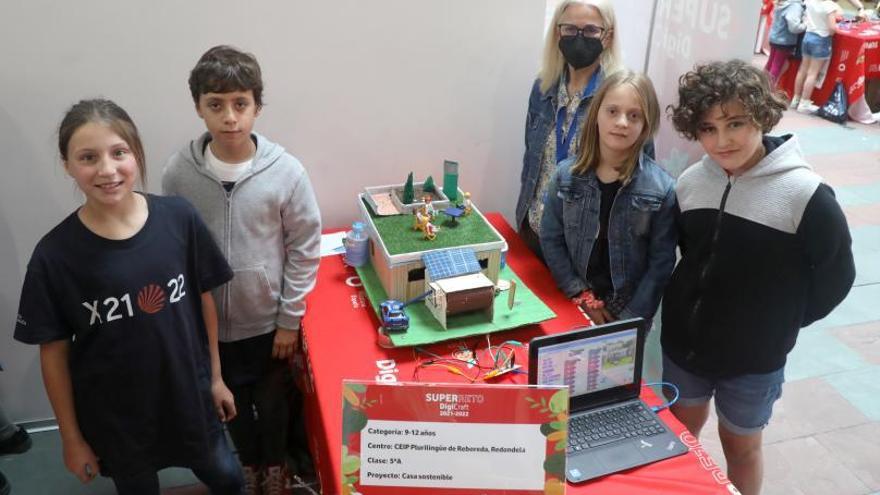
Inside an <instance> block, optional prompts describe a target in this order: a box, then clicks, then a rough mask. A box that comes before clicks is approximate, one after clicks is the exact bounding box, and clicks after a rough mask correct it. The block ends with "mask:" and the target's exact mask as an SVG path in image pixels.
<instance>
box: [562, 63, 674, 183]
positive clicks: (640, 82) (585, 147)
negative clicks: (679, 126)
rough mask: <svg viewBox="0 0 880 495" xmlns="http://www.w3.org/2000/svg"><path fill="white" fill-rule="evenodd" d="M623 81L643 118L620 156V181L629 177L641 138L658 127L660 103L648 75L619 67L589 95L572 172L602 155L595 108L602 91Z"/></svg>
mask: <svg viewBox="0 0 880 495" xmlns="http://www.w3.org/2000/svg"><path fill="white" fill-rule="evenodd" d="M625 84H626V85H629V86H630V87H631V88H633V89H634V90H635V92H636V94H637V95H638V97H639V105H640V106H641V107H642V115H643V117H644V119H645V127H644V128H642V134H641V135H640V136H639V138H638V139H637V140H636V142H635V143H633V145H632V148H631V149H630V151H629V154H628V155H627V157H626V160H624V163H623V169H622V170H621V171H620V180H621V182H623V183H624V184H626V183H628V182H629V181H630V179H632V176H633V172H634V171H635V169H636V166H637V165H638V162H639V155H640V154H641V152H642V147H643V146H644V144H645V141H647V140H648V138H649V137H651V136H653V135H654V133H656V132H657V128H658V127H660V104H659V103H658V102H657V93H656V92H655V91H654V84H652V83H651V80H650V79H648V76H646V75H644V74H642V73H639V72H633V71H631V70H629V69H621V70H619V71H618V72H615V73H614V74H611V75H610V76H608V77H607V78H606V79H605V81H604V82H603V83H602V85H601V86H599V89H598V90H597V91H596V94H595V96H593V102H592V103H591V104H590V109H589V111H588V112H587V116H586V118H585V119H584V130H583V133H582V134H581V137H580V143H578V146H579V148H578V155H577V159H576V160H575V162H574V165H572V168H571V172H572V174H578V175H583V174H586V173H587V172H589V171H590V170H594V169H596V168H597V167H598V166H599V161H600V159H601V158H602V157H601V152H600V150H599V110H600V108H601V107H602V101H603V100H604V99H605V95H607V94H608V92H609V91H611V90H612V89H614V88H617V87H620V86H623V85H625Z"/></svg>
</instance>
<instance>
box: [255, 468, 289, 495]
mask: <svg viewBox="0 0 880 495" xmlns="http://www.w3.org/2000/svg"><path fill="white" fill-rule="evenodd" d="M262 475H263V483H262V487H263V495H293V489H292V488H291V487H290V485H292V482H291V479H290V472H289V471H288V470H287V466H282V465H274V466H266V467H264V468H263V471H262Z"/></svg>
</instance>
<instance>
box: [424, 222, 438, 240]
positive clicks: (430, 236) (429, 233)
mask: <svg viewBox="0 0 880 495" xmlns="http://www.w3.org/2000/svg"><path fill="white" fill-rule="evenodd" d="M439 230H440V228H439V227H437V226H436V225H434V224H433V223H431V222H427V223H426V224H425V228H424V232H425V239H427V240H429V241H433V240H434V239H435V238H436V237H437V232H438V231H439Z"/></svg>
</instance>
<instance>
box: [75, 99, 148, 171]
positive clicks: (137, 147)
mask: <svg viewBox="0 0 880 495" xmlns="http://www.w3.org/2000/svg"><path fill="white" fill-rule="evenodd" d="M90 123H100V124H104V125H106V126H107V127H109V128H110V129H111V130H112V131H113V132H114V133H115V134H116V135H117V136H119V137H120V138H122V140H123V141H125V142H126V144H128V146H129V147H130V148H131V152H132V154H133V155H134V158H135V161H136V162H137V167H138V172H140V182H141V186H146V184H147V162H146V157H145V156H144V145H143V143H141V137H140V135H139V134H138V130H137V126H135V125H134V121H132V120H131V117H129V116H128V113H126V112H125V110H123V109H122V107H120V106H119V105H117V104H116V103H113V102H112V101H110V100H104V99H100V98H95V99H92V100H80V102H79V103H77V104H75V105H73V106H72V107H70V110H68V111H67V113H66V114H64V118H63V119H62V120H61V125H59V126H58V151H59V152H60V154H61V159H62V160H64V161H65V162H66V161H67V147H68V145H69V144H70V138H71V137H73V134H74V133H75V132H76V130H77V129H79V128H80V127H82V126H84V125H86V124H90Z"/></svg>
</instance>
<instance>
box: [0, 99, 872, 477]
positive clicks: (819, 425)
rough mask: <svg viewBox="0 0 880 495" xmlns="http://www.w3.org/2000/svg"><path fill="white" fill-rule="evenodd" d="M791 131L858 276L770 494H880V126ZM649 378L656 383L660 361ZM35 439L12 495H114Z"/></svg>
mask: <svg viewBox="0 0 880 495" xmlns="http://www.w3.org/2000/svg"><path fill="white" fill-rule="evenodd" d="M784 132H796V133H797V134H798V136H799V138H800V140H801V144H802V147H803V149H804V153H805V154H806V155H807V159H808V161H809V162H810V163H812V164H813V165H814V167H815V168H816V170H817V171H818V172H819V173H820V174H821V175H822V176H823V177H824V178H825V180H826V181H827V182H828V183H830V184H831V185H832V186H833V187H834V189H835V192H836V193H837V197H838V199H839V200H840V202H841V204H842V205H843V207H844V211H845V213H846V215H847V218H848V219H849V221H850V227H851V231H852V237H853V251H854V253H855V258H856V269H857V277H856V285H855V287H853V289H852V291H851V292H850V295H849V296H848V297H847V299H846V300H845V301H844V302H843V304H841V305H840V306H839V307H838V308H837V309H836V310H835V311H834V312H833V313H832V314H831V315H830V316H829V317H828V318H826V319H824V320H822V321H820V322H817V323H815V324H814V325H812V326H810V327H809V328H806V329H804V330H803V331H802V332H801V335H800V338H799V339H798V344H797V346H796V347H795V349H794V351H793V352H792V353H791V354H790V356H789V360H788V366H787V369H786V379H787V382H786V384H785V387H784V392H783V396H782V399H780V401H779V402H778V403H777V404H776V407H775V411H774V417H773V419H772V420H771V423H770V426H769V427H768V428H767V430H766V431H765V434H764V444H765V447H764V459H765V483H764V494H765V495H828V494H835V495H867V494H874V495H880V124H873V125H861V124H854V123H848V124H847V125H845V126H840V125H836V124H832V123H830V122H826V121H824V120H822V119H819V118H818V117H812V116H806V115H801V114H797V113H794V112H786V115H785V117H784V118H783V120H782V122H781V123H780V125H779V126H778V128H777V130H776V132H774V134H778V133H784ZM658 333H659V332H652V335H651V338H650V339H649V348H650V351H649V354H650V355H651V356H656V355H657V347H658V344H657V337H658ZM647 370H648V371H647V375H648V376H649V377H650V376H651V375H653V376H656V375H657V364H656V358H655V357H652V358H651V359H649V362H648V363H647ZM716 424H717V421H716V419H715V417H714V414H713V416H712V417H711V418H710V424H709V425H708V426H707V427H706V428H705V429H704V435H703V439H702V440H703V443H704V445H705V447H706V449H707V450H709V451H710V452H711V453H712V454H713V456H714V457H715V458H716V460H718V462H719V463H722V464H723V462H724V456H723V454H722V451H721V445H720V443H719V442H718V437H717V434H716V433H715V431H716ZM33 438H34V447H33V448H32V449H31V450H30V451H29V452H28V453H27V454H25V455H21V456H10V457H3V458H0V471H2V472H3V473H5V474H6V476H7V477H8V478H9V479H10V481H11V483H12V485H13V492H12V493H13V495H57V494H65V495H77V494H97V495H104V494H112V493H114V490H113V488H112V485H111V483H110V482H108V481H107V480H104V479H97V480H95V481H94V482H93V483H91V484H90V485H87V486H83V485H80V484H79V483H78V482H77V481H76V480H75V479H74V478H73V477H72V476H70V475H69V474H68V473H67V472H66V471H65V470H64V467H63V464H62V460H61V448H60V441H59V438H58V434H57V432H54V431H53V432H45V433H36V434H34V435H33ZM161 479H162V481H163V483H162V484H163V486H165V487H168V488H166V489H165V491H164V493H165V494H168V495H195V494H205V493H207V491H206V490H205V489H204V488H202V487H199V486H196V485H194V483H195V479H194V478H193V477H192V475H191V474H190V473H189V472H188V471H185V470H176V469H171V470H165V471H163V472H162V473H161ZM174 487H177V488H174Z"/></svg>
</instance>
